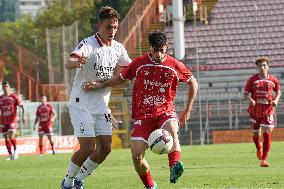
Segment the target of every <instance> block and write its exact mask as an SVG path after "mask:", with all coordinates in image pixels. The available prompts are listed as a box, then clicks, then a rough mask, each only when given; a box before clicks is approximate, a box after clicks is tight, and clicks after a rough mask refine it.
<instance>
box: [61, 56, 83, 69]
mask: <svg viewBox="0 0 284 189" xmlns="http://www.w3.org/2000/svg"><path fill="white" fill-rule="evenodd" d="M86 62H87V57H85V56H84V54H83V55H82V56H78V55H75V54H71V55H70V58H69V60H68V61H67V62H66V63H65V68H66V69H68V70H72V69H77V68H84V65H85V64H86Z"/></svg>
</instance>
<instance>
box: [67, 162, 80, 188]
mask: <svg viewBox="0 0 284 189" xmlns="http://www.w3.org/2000/svg"><path fill="white" fill-rule="evenodd" d="M79 171H80V167H79V166H78V165H76V164H75V163H73V162H72V161H70V163H69V166H68V169H67V174H66V177H65V181H64V186H66V187H71V186H72V185H73V181H74V179H75V177H76V175H77V174H78V173H79Z"/></svg>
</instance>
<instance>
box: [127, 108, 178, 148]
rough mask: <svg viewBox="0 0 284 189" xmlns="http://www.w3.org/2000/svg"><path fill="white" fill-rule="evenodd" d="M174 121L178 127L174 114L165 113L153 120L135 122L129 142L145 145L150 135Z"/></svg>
mask: <svg viewBox="0 0 284 189" xmlns="http://www.w3.org/2000/svg"><path fill="white" fill-rule="evenodd" d="M170 120H174V121H176V123H177V124H176V125H177V126H178V118H177V115H176V113H175V112H174V113H172V114H169V113H165V114H163V115H161V116H158V117H156V118H153V119H145V120H136V121H135V122H134V124H133V127H132V131H131V140H142V141H143V142H145V143H147V141H148V138H149V136H150V134H151V133H152V132H153V131H154V130H156V129H160V128H163V127H164V126H165V124H166V123H167V122H168V121H170Z"/></svg>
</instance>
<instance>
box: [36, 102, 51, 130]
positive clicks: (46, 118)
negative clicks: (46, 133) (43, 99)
mask: <svg viewBox="0 0 284 189" xmlns="http://www.w3.org/2000/svg"><path fill="white" fill-rule="evenodd" d="M52 114H55V110H54V108H53V107H52V106H51V105H50V104H46V105H44V104H41V105H39V106H38V107H37V111H36V116H37V117H38V118H39V125H40V126H48V127H50V126H51V115H52Z"/></svg>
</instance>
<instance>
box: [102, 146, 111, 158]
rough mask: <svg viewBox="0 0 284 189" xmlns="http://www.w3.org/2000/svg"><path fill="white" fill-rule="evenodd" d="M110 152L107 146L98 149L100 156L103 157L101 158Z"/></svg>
mask: <svg viewBox="0 0 284 189" xmlns="http://www.w3.org/2000/svg"><path fill="white" fill-rule="evenodd" d="M110 152H111V146H109V145H106V146H103V147H102V148H100V154H101V155H103V156H105V157H106V156H108V155H109V154H110Z"/></svg>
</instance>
